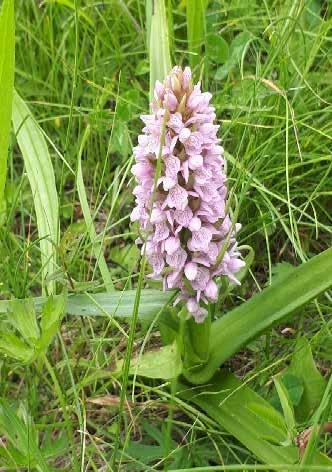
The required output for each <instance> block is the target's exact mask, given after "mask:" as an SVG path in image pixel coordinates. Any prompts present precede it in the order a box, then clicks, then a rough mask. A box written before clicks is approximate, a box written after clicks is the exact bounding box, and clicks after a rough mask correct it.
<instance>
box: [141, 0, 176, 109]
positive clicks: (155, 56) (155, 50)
mask: <svg viewBox="0 0 332 472" xmlns="http://www.w3.org/2000/svg"><path fill="white" fill-rule="evenodd" d="M149 4H150V2H148V5H149ZM150 5H151V4H150ZM147 17H148V20H149V14H148V15H147ZM147 23H148V24H150V22H149V21H148V22H147ZM148 37H149V38H150V46H149V59H150V100H152V98H153V89H154V84H155V82H156V80H160V81H162V80H164V78H165V77H166V75H167V74H168V72H169V71H170V70H171V67H172V66H171V56H170V51H169V38H168V27H167V18H166V9H165V3H164V0H152V15H151V29H150V32H149V31H148Z"/></svg>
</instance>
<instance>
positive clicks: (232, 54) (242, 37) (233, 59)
mask: <svg viewBox="0 0 332 472" xmlns="http://www.w3.org/2000/svg"><path fill="white" fill-rule="evenodd" d="M251 40H252V35H251V33H249V32H248V31H243V32H242V33H239V34H238V35H237V36H236V37H235V38H234V39H233V41H232V42H231V45H230V48H229V57H228V59H227V61H226V63H225V64H224V65H223V66H221V67H219V69H218V70H217V72H216V74H215V77H214V78H215V80H222V79H224V78H225V77H227V75H228V74H229V73H230V72H231V71H232V70H233V69H234V67H235V66H237V65H239V64H240V63H241V61H242V57H243V54H244V53H245V51H246V49H247V48H248V46H249V44H250V42H251Z"/></svg>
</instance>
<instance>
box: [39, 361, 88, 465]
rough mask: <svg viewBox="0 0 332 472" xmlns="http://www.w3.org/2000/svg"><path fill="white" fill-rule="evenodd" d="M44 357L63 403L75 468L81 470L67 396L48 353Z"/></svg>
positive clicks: (61, 403)
mask: <svg viewBox="0 0 332 472" xmlns="http://www.w3.org/2000/svg"><path fill="white" fill-rule="evenodd" d="M42 358H43V361H44V364H45V366H46V368H47V370H48V373H49V374H50V377H51V379H52V381H53V384H54V389H55V393H56V394H57V396H58V398H59V401H60V405H61V409H62V412H63V416H64V419H65V423H66V427H67V436H68V441H69V442H70V443H71V448H72V453H73V454H72V455H73V458H74V465H75V470H79V465H78V461H77V456H76V454H75V449H76V445H75V441H74V437H73V431H72V428H71V427H70V424H71V420H70V418H69V415H68V412H67V404H66V400H65V397H64V395H63V393H62V390H61V387H60V384H59V381H58V378H57V376H56V373H55V371H54V369H53V367H52V365H51V364H50V362H49V360H48V359H47V357H46V355H45V354H44V355H43V356H42Z"/></svg>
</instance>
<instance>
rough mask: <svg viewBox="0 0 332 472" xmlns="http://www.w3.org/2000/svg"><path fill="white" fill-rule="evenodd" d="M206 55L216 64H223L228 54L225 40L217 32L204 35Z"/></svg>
mask: <svg viewBox="0 0 332 472" xmlns="http://www.w3.org/2000/svg"><path fill="white" fill-rule="evenodd" d="M206 48H207V55H208V56H209V57H210V59H212V60H213V61H214V62H215V63H216V64H224V63H225V62H226V61H227V59H228V56H229V47H228V43H227V41H226V40H225V39H224V38H223V37H222V36H220V35H219V34H215V33H209V34H208V35H207V36H206Z"/></svg>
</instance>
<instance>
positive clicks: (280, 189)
mask: <svg viewBox="0 0 332 472" xmlns="http://www.w3.org/2000/svg"><path fill="white" fill-rule="evenodd" d="M0 5H1V16H0V91H1V93H0V98H1V100H0V471H26V470H31V471H41V472H49V471H56V470H61V471H68V472H72V471H75V472H76V471H81V472H83V471H91V472H92V471H93V472H95V471H98V472H101V471H118V470H121V471H132V470H135V471H150V470H173V471H175V470H176V471H188V472H189V471H194V470H196V471H213V470H225V471H233V470H238V471H258V470H262V471H269V470H276V471H278V470H279V471H322V472H323V471H332V458H331V456H332V439H331V431H332V376H331V360H332V310H331V308H332V305H331V300H332V299H331V295H332V294H331V291H329V290H330V288H331V287H332V249H331V234H332V217H331V214H332V190H331V181H332V180H331V179H332V155H331V141H332V72H331V71H332V68H331V67H332V54H331V51H332V29H331V26H332V16H331V13H332V3H331V2H330V1H329V0H263V1H259V0H227V1H213V0H210V1H208V0H182V1H181V2H177V1H172V0H167V1H165V2H164V1H162V0H147V1H146V2H145V1H143V0H101V1H92V0H44V1H41V0H40V1H39V0H15V1H14V0H2V2H1V3H0ZM178 64H179V65H181V66H183V67H184V66H187V65H190V66H191V69H192V72H193V78H194V82H197V81H198V80H201V82H202V89H203V91H210V92H211V93H212V94H213V99H212V103H213V105H214V106H215V108H216V115H217V120H216V121H217V123H218V124H220V125H221V128H220V130H219V132H218V134H219V137H221V138H222V145H223V147H224V148H225V157H226V160H227V174H228V190H229V203H228V205H229V211H230V214H231V218H232V221H233V224H235V222H240V223H241V224H242V229H241V231H240V232H239V233H238V235H237V240H238V243H239V246H240V247H241V253H242V255H243V260H244V261H245V263H246V266H245V268H243V269H242V270H241V271H240V273H239V279H240V280H241V285H240V286H236V285H233V284H230V283H228V282H226V281H225V280H224V279H223V278H219V279H218V280H217V282H218V285H219V286H220V288H219V298H218V301H217V302H216V303H210V304H209V307H208V310H209V315H208V317H207V319H206V321H204V323H202V324H197V323H195V322H194V321H193V319H187V316H186V310H185V308H184V307H183V305H181V303H180V304H179V305H176V306H173V300H174V298H175V292H174V291H170V292H163V291H162V286H161V284H160V283H159V282H155V281H152V280H151V279H149V278H147V274H149V273H150V267H149V266H148V264H147V262H146V259H145V256H144V254H143V257H141V253H140V249H139V248H138V247H137V246H136V244H135V240H136V238H137V237H138V232H139V229H138V226H137V223H133V222H131V220H130V214H131V212H132V209H133V207H134V205H135V203H134V200H135V198H134V195H133V193H132V191H133V188H134V186H135V179H134V177H133V175H132V173H131V167H132V165H133V164H134V156H133V147H134V146H135V145H136V144H137V136H138V135H139V134H140V132H141V129H142V126H143V125H142V122H141V120H140V115H141V114H147V113H149V107H150V105H149V103H150V97H151V93H152V91H153V87H154V83H155V80H156V79H159V80H163V79H164V78H165V76H166V74H168V73H169V71H170V69H171V67H172V66H174V65H178Z"/></svg>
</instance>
